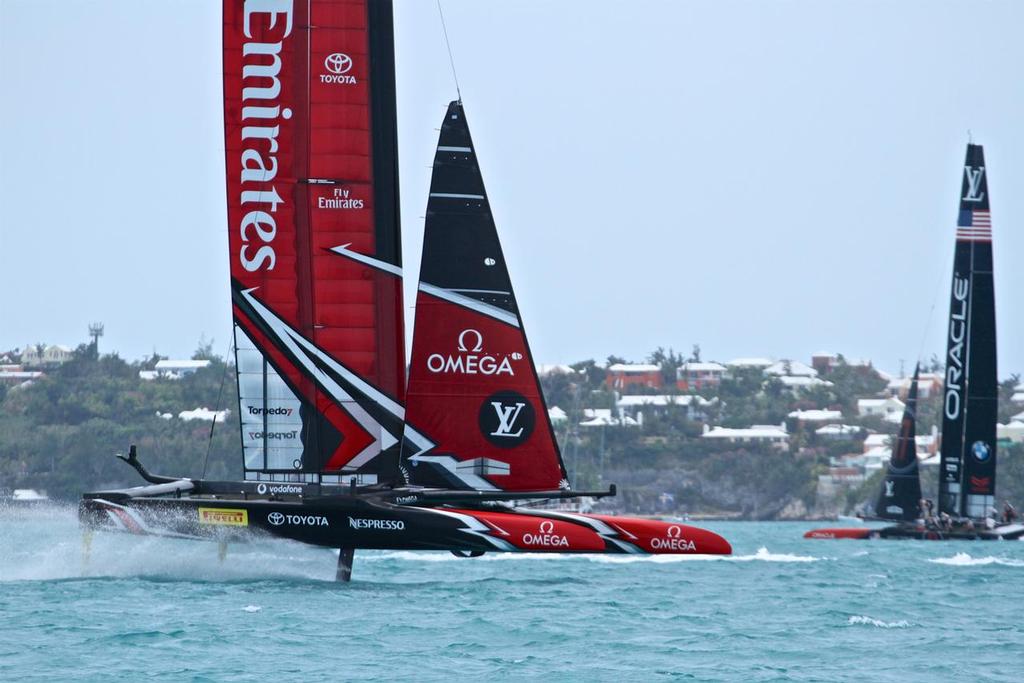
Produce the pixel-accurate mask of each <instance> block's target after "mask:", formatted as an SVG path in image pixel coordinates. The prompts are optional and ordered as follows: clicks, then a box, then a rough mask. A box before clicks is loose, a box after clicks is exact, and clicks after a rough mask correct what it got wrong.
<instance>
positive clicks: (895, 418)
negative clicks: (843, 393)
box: [857, 396, 906, 423]
mask: <svg viewBox="0 0 1024 683" xmlns="http://www.w3.org/2000/svg"><path fill="white" fill-rule="evenodd" d="M904 408H906V405H905V404H904V403H903V401H901V400H899V399H898V398H896V397H894V396H890V397H888V398H859V399H857V414H858V415H859V416H861V417H880V418H882V419H883V420H885V421H886V422H893V423H899V422H900V420H902V419H903V409H904Z"/></svg>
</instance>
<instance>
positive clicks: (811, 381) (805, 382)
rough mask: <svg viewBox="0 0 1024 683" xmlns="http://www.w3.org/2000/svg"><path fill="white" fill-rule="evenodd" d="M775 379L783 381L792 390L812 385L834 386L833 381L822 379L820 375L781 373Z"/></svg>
mask: <svg viewBox="0 0 1024 683" xmlns="http://www.w3.org/2000/svg"><path fill="white" fill-rule="evenodd" d="M775 379H776V380H778V381H779V382H781V383H782V385H783V386H784V387H786V388H787V389H789V390H791V391H798V390H801V389H810V388H811V387H830V386H833V384H832V382H829V381H828V380H824V379H820V378H818V377H807V376H805V375H796V376H791V375H781V376H776V377H775Z"/></svg>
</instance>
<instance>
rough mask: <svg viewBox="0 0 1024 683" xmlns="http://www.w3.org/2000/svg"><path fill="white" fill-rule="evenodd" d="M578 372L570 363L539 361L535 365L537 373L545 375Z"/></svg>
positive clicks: (574, 373) (573, 373)
mask: <svg viewBox="0 0 1024 683" xmlns="http://www.w3.org/2000/svg"><path fill="white" fill-rule="evenodd" d="M577 374H579V373H578V372H577V371H576V370H575V369H574V368H573V367H572V366H571V365H554V364H545V363H541V364H539V365H537V375H538V376H540V377H547V376H548V375H577Z"/></svg>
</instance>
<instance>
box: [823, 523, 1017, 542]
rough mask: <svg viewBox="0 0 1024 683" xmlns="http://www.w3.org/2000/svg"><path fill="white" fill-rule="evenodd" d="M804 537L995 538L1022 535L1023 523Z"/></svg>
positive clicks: (915, 527)
mask: <svg viewBox="0 0 1024 683" xmlns="http://www.w3.org/2000/svg"><path fill="white" fill-rule="evenodd" d="M804 538H818V539H837V538H857V539H872V538H888V539H910V540H921V541H985V540H988V541H997V540H1013V539H1018V538H1024V524H1004V525H1002V526H997V527H994V528H992V529H974V530H967V529H952V530H948V531H947V530H940V529H930V528H928V527H925V526H923V525H920V524H895V525H893V526H887V527H882V528H880V529H879V528H874V529H871V528H867V527H861V528H849V529H811V530H810V531H808V532H807V533H805V534H804Z"/></svg>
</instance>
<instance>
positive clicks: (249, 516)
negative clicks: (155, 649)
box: [79, 491, 732, 554]
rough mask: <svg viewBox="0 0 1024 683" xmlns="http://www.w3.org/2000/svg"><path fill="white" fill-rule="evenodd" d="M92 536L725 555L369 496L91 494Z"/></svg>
mask: <svg viewBox="0 0 1024 683" xmlns="http://www.w3.org/2000/svg"><path fill="white" fill-rule="evenodd" d="M79 520H80V522H81V523H82V525H83V527H85V528H87V529H90V530H101V531H115V532H126V533H132V534H137V535H153V536H166V537H172V538H187V539H206V540H216V541H238V540H248V539H251V538H253V537H254V536H267V537H276V538H283V539H288V540H294V541H300V542H303V543H309V544H312V545H319V546H325V547H330V548H342V549H354V548H360V549H389V550H450V551H452V552H466V553H472V554H479V553H483V552H558V553H634V554H663V553H670V554H729V553H731V552H732V549H731V547H730V545H729V543H728V542H727V541H726V540H725V539H724V538H722V537H721V536H719V535H718V534H715V533H714V532H711V531H707V530H705V529H698V528H695V527H690V526H686V525H682V524H672V523H668V522H663V521H659V520H647V519H637V518H629V517H608V516H601V515H584V514H575V513H562V512H551V511H545V510H527V509H520V508H493V509H491V508H488V509H483V508H481V507H467V506H460V507H452V506H438V507H418V506H413V505H401V504H396V503H394V502H390V501H387V500H382V499H374V498H373V497H372V496H367V495H362V494H355V495H345V494H342V495H333V496H323V497H319V498H301V497H298V496H291V497H282V498H275V497H271V498H262V499H253V498H251V497H248V496H246V497H237V498H230V497H220V496H219V497H217V498H212V497H211V498H202V497H190V496H181V497H167V496H154V497H148V496H133V495H125V493H123V492H117V491H111V492H106V493H103V492H100V493H92V494H87V495H86V497H85V498H84V499H83V500H82V501H81V503H80V505H79Z"/></svg>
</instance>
